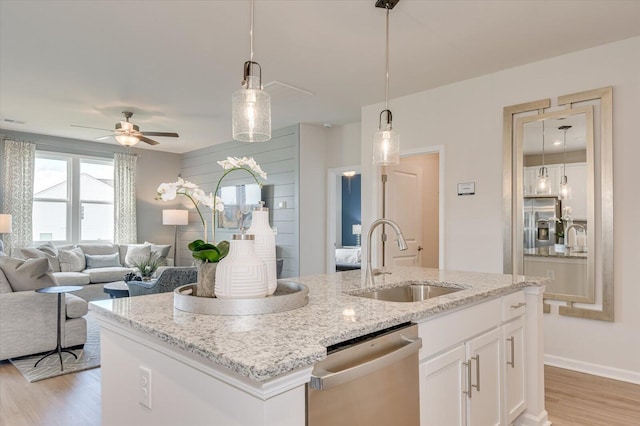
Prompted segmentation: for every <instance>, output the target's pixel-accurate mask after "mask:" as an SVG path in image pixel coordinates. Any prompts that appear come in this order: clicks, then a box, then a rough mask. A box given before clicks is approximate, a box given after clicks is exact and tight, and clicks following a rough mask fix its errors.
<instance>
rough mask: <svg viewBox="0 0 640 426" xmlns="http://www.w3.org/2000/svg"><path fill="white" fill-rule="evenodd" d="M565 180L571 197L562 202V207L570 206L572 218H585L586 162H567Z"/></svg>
mask: <svg viewBox="0 0 640 426" xmlns="http://www.w3.org/2000/svg"><path fill="white" fill-rule="evenodd" d="M565 171H566V173H567V181H568V183H569V187H570V188H571V197H570V198H569V199H568V200H564V201H563V202H562V206H563V207H571V217H572V218H573V220H587V164H586V163H575V164H567V167H566V170H565Z"/></svg>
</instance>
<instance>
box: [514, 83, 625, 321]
mask: <svg viewBox="0 0 640 426" xmlns="http://www.w3.org/2000/svg"><path fill="white" fill-rule="evenodd" d="M611 125H612V89H611V88H610V87H608V88H603V89H597V90H592V91H587V92H580V93H576V94H572V95H565V96H560V97H559V98H558V100H557V105H552V103H551V100H550V99H543V100H540V101H535V102H530V103H526V104H520V105H513V106H510V107H506V108H505V109H504V161H503V165H504V186H503V211H504V217H505V223H504V228H503V229H504V265H505V267H504V271H505V273H512V274H518V275H522V274H524V275H530V276H546V277H548V278H549V280H550V283H549V284H548V285H547V288H546V289H545V300H546V301H549V300H554V301H556V302H553V304H557V305H559V307H558V312H559V313H560V314H561V315H570V316H576V317H581V318H590V319H600V320H608V321H611V320H613V232H612V231H613V182H612V180H613V177H612V174H613V173H612V130H611V129H612V127H611ZM548 303H551V302H548ZM549 310H550V306H549V304H545V311H547V312H548V311H549Z"/></svg>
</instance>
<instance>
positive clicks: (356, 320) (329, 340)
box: [89, 267, 547, 382]
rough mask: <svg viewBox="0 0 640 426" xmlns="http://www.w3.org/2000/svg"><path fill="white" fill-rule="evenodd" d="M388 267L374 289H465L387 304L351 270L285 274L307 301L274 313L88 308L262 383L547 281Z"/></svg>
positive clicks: (129, 301) (140, 304)
mask: <svg viewBox="0 0 640 426" xmlns="http://www.w3.org/2000/svg"><path fill="white" fill-rule="evenodd" d="M385 272H391V273H390V274H382V275H378V276H376V277H375V281H376V288H387V287H395V286H397V285H399V284H400V283H403V282H406V281H412V282H421V283H429V284H439V285H442V286H449V287H458V288H464V289H465V290H463V291H458V292H455V293H450V294H447V295H444V296H440V297H437V298H434V299H430V300H426V301H423V302H412V303H399V302H385V301H380V300H374V299H368V298H363V297H357V296H354V295H353V294H357V293H362V292H365V291H369V290H371V289H369V288H364V286H363V284H362V283H363V281H364V279H363V277H364V271H348V272H343V273H335V274H326V275H315V276H307V277H300V278H292V279H290V280H291V281H295V282H299V283H302V284H305V285H306V286H308V287H309V304H308V305H307V306H305V307H302V308H299V309H295V310H292V311H288V312H282V313H277V314H268V315H249V316H236V317H234V316H216V315H198V314H191V313H187V312H183V311H180V310H177V309H175V308H174V307H173V293H161V294H154V295H148V296H140V297H128V298H121V299H110V300H101V301H96V302H91V303H90V304H89V307H90V309H91V310H92V311H93V312H95V313H96V315H98V316H101V317H104V318H105V319H108V320H112V321H115V322H116V323H119V324H120V325H122V326H124V327H127V328H131V329H133V330H136V331H137V332H140V333H143V334H146V335H149V336H151V337H155V338H157V339H159V340H160V341H162V342H164V343H165V344H168V345H171V346H175V347H176V348H179V349H181V350H184V351H188V352H191V353H193V354H195V355H198V356H200V357H202V358H204V359H205V360H209V361H210V362H212V363H214V364H217V365H220V366H224V367H226V368H228V369H230V370H232V371H233V372H235V373H238V374H240V375H242V376H245V377H248V378H250V379H253V380H256V381H258V382H265V381H268V380H270V379H273V378H275V377H277V376H280V375H283V374H286V373H288V372H291V371H293V370H295V369H297V368H300V367H305V366H310V365H313V364H314V363H316V362H317V361H319V360H321V359H323V358H325V357H326V347H327V346H329V345H332V344H334V343H338V342H342V341H344V340H347V339H351V338H354V337H359V336H362V335H365V334H368V333H372V332H374V331H378V330H382V329H385V328H388V327H391V326H393V325H397V324H401V323H404V322H408V321H412V320H418V319H422V318H426V317H429V316H431V315H435V314H437V313H439V312H443V311H448V310H452V309H455V308H458V307H461V306H463V305H466V304H470V303H473V302H476V301H479V300H482V299H485V298H488V297H492V296H498V295H500V294H505V293H509V292H511V291H514V290H516V289H518V288H522V287H526V286H529V285H542V284H546V283H547V280H546V279H544V278H529V277H523V276H516V275H502V274H488V273H470V272H452V271H440V270H437V269H425V268H417V267H398V268H387V269H385ZM288 280H289V279H288Z"/></svg>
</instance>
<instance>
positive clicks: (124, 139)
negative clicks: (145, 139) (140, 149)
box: [116, 135, 140, 146]
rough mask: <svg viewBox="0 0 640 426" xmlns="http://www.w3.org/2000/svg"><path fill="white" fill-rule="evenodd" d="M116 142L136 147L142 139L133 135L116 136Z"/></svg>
mask: <svg viewBox="0 0 640 426" xmlns="http://www.w3.org/2000/svg"><path fill="white" fill-rule="evenodd" d="M116 140H117V141H118V143H119V144H120V145H124V146H134V145H135V144H137V143H138V142H140V139H138V138H137V137H136V136H133V135H116Z"/></svg>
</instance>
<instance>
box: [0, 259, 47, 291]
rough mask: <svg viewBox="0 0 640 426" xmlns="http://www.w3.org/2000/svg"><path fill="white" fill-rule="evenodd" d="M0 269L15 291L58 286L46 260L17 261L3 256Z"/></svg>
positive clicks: (0, 260)
mask: <svg viewBox="0 0 640 426" xmlns="http://www.w3.org/2000/svg"><path fill="white" fill-rule="evenodd" d="M0 269H2V272H3V273H4V275H5V277H6V278H7V281H9V285H10V286H11V289H12V290H13V291H30V290H37V289H39V288H44V287H53V286H56V285H58V282H57V281H56V279H55V278H54V277H53V274H52V273H51V268H49V261H48V260H47V259H46V258H40V259H16V258H14V257H8V256H2V257H0Z"/></svg>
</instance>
